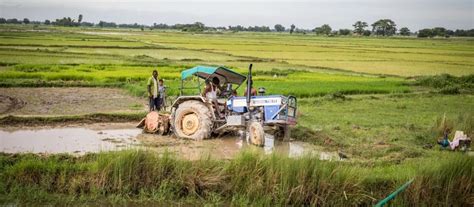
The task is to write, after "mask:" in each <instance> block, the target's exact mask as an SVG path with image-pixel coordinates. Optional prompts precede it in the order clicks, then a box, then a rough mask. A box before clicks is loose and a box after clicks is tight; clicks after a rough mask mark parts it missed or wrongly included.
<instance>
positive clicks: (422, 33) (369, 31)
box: [0, 14, 474, 38]
mask: <svg viewBox="0 0 474 207" xmlns="http://www.w3.org/2000/svg"><path fill="white" fill-rule="evenodd" d="M82 20H83V15H82V14H80V15H79V16H78V17H77V19H74V18H71V17H63V18H61V19H56V20H54V21H50V20H45V21H44V22H41V21H30V20H29V19H28V18H24V19H23V20H19V19H16V18H12V19H5V18H0V24H35V25H40V24H43V25H55V26H64V27H80V26H82V27H101V28H104V27H105V28H139V29H141V30H142V31H143V30H145V29H148V30H153V29H160V30H167V29H169V30H181V31H185V32H203V31H231V32H243V31H249V32H289V33H290V34H293V33H301V34H308V33H315V34H317V35H326V36H336V35H337V36H347V35H357V36H393V35H400V36H417V37H420V38H432V37H450V36H458V37H474V29H470V30H462V29H456V30H449V29H446V28H444V27H435V28H425V29H421V30H419V31H416V32H412V31H410V29H408V28H407V27H401V28H400V29H397V25H396V24H395V22H394V21H393V20H391V19H380V20H377V21H376V22H374V23H372V24H371V25H370V26H369V24H368V23H367V22H364V21H356V22H355V23H354V24H353V25H352V27H353V28H351V29H349V28H346V29H339V30H333V29H332V28H331V26H330V25H329V24H323V25H321V26H319V27H316V28H314V29H312V30H308V29H301V28H297V27H296V26H295V25H294V24H292V25H290V26H289V27H288V28H286V27H285V26H283V25H281V24H276V25H275V26H274V27H273V28H270V27H268V26H249V27H245V26H242V25H236V26H228V27H210V26H206V25H205V24H204V23H201V22H195V23H192V24H174V25H168V24H163V23H159V24H157V23H154V24H153V25H145V24H138V23H134V24H117V23H115V22H106V21H99V23H97V24H96V23H91V22H84V21H82Z"/></svg>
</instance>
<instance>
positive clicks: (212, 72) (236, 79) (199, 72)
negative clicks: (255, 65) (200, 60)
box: [181, 66, 246, 85]
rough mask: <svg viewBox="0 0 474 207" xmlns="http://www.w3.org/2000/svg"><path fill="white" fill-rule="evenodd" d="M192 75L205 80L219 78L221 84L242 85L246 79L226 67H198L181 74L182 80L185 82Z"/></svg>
mask: <svg viewBox="0 0 474 207" xmlns="http://www.w3.org/2000/svg"><path fill="white" fill-rule="evenodd" d="M192 75H196V76H198V77H200V78H203V79H212V78H213V77H217V78H219V81H220V82H221V84H225V83H232V84H238V85H240V84H242V82H244V80H245V79H246V77H245V76H243V75H241V74H238V73H236V72H234V71H232V70H231V69H228V68H225V67H210V66H196V67H194V68H191V69H187V70H184V71H183V72H181V80H184V79H186V78H188V77H190V76H192Z"/></svg>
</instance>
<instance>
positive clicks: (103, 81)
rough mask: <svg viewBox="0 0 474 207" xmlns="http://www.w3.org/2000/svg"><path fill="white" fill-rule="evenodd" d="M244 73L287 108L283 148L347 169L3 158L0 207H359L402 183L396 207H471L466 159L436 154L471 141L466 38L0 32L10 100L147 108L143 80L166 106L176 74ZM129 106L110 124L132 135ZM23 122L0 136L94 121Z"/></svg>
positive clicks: (284, 161)
mask: <svg viewBox="0 0 474 207" xmlns="http://www.w3.org/2000/svg"><path fill="white" fill-rule="evenodd" d="M250 63H252V64H253V66H254V69H253V72H254V74H253V75H254V85H255V86H257V87H265V88H266V90H267V93H269V94H283V95H294V96H296V97H297V98H298V106H299V109H298V124H297V126H296V127H295V128H293V130H292V138H293V139H294V140H299V141H303V142H308V143H311V144H314V145H317V146H320V147H322V148H324V149H326V150H331V151H337V152H340V153H341V154H344V155H346V156H348V157H349V159H348V160H347V161H341V162H338V161H326V160H319V159H317V158H314V157H310V156H303V157H301V158H288V157H282V156H279V155H274V154H271V155H263V154H261V153H258V152H253V151H244V152H242V153H240V154H239V155H238V156H237V157H235V158H234V159H231V160H213V159H202V160H198V161H189V160H182V159H179V158H177V157H174V156H173V155H171V154H164V155H160V156H158V155H157V154H155V153H153V152H149V151H140V150H139V151H135V150H125V151H120V152H103V153H93V154H87V155H85V156H79V157H77V156H73V155H66V154H60V155H37V154H6V153H3V154H0V203H1V204H7V205H9V204H24V202H26V203H36V202H39V203H46V204H59V205H61V204H65V203H66V204H73V205H74V204H85V205H87V204H91V203H102V204H104V205H108V204H122V205H143V204H149V205H176V204H185V205H196V204H197V205H204V204H211V205H237V206H244V205H264V206H272V205H295V206H300V205H316V206H348V205H349V206H354V205H362V206H367V205H374V204H376V203H377V201H379V200H381V199H382V198H384V197H386V196H387V195H388V194H390V193H391V192H393V191H394V190H396V189H397V188H398V187H400V186H401V185H403V184H404V183H405V182H407V181H408V180H410V179H412V178H413V179H414V181H413V183H412V184H411V186H410V187H409V188H408V189H407V190H406V191H405V192H403V193H401V194H400V195H399V196H397V197H396V198H395V200H394V201H392V204H393V205H395V206H418V205H420V206H470V205H474V191H473V183H474V182H473V181H474V168H473V166H474V157H473V156H472V152H459V151H449V150H440V148H439V147H438V146H437V144H436V141H437V139H438V138H439V137H441V136H442V131H443V130H444V128H446V127H450V128H453V129H454V130H462V131H464V132H465V133H466V134H467V135H468V136H469V137H471V139H472V137H473V135H474V131H473V129H474V110H473V109H474V39H472V38H446V39H445V38H443V39H437V38H432V39H417V38H401V37H392V38H381V37H380V38H379V37H322V36H316V35H311V34H308V35H302V34H296V35H289V34H283V33H250V32H239V33H230V32H213V33H186V32H180V31H170V30H167V31H159V30H153V31H140V30H133V29H99V28H62V27H48V26H39V27H38V26H28V25H26V26H25V25H23V26H11V25H0V87H2V88H13V89H12V90H13V91H15V90H16V89H15V88H26V89H28V88H38V90H41V88H44V87H48V88H56V87H67V88H69V87H84V88H87V87H94V88H118V89H122V90H123V91H125V93H127V94H128V95H130V96H132V97H133V99H132V98H129V99H127V100H130V102H131V103H130V104H129V105H131V104H132V102H133V101H135V100H136V99H143V100H145V96H146V86H145V84H146V80H147V79H148V77H149V76H150V75H151V71H152V70H154V69H157V70H158V71H159V76H160V78H163V79H164V81H165V85H167V86H168V96H170V98H171V99H174V98H176V96H177V95H178V87H179V85H180V84H181V80H180V72H181V71H182V70H184V69H188V68H191V67H194V66H196V65H211V66H226V67H228V68H231V69H234V70H235V71H237V72H240V73H242V74H246V72H247V68H248V65H249V64H250ZM242 88H244V87H241V88H240V90H239V93H243V91H242ZM0 91H2V90H0ZM3 91H7V90H3ZM48 91H50V90H48ZM49 93H50V92H49ZM96 93H99V92H96ZM99 94H100V93H99ZM0 95H1V94H0ZM83 96H84V95H81V97H83ZM86 96H87V95H86ZM97 96H99V95H97ZM1 97H4V96H0V98H1ZM135 102H137V101H135ZM135 102H133V103H135ZM140 104H141V103H139V102H138V103H137V104H133V105H131V106H125V109H127V107H129V108H128V110H119V111H134V113H133V114H128V115H117V114H113V113H112V112H111V114H109V115H110V116H109V118H108V119H107V120H109V121H110V119H112V120H113V119H114V117H121V119H127V120H128V121H130V120H132V121H138V120H135V119H136V117H140V116H142V115H143V114H144V112H145V110H143V111H140V109H141V108H140V106H141V105H140ZM114 107H115V108H117V107H119V106H114ZM130 107H132V108H133V110H130ZM111 108H112V107H111ZM95 110H96V109H95ZM58 111H60V110H58ZM69 111H77V110H69ZM137 111H138V112H137ZM31 113H34V112H29V114H28V116H21V114H19V115H18V114H15V113H10V114H8V113H5V114H0V123H2V125H4V126H9V125H13V124H14V123H18V122H25V123H32V124H33V123H35V124H43V125H48V124H51V123H55V122H64V120H69V121H71V120H76V121H81V120H86V118H84V117H81V116H83V115H84V116H93V115H91V114H92V113H97V111H93V112H92V111H90V112H87V111H81V112H80V113H78V114H76V115H77V116H74V117H69V118H62V116H63V115H64V114H60V113H58V114H49V115H48V116H44V114H37V116H35V115H34V114H31ZM68 115H70V114H68ZM73 115H74V114H73ZM101 116H108V114H107V113H105V114H101ZM58 117H59V118H58ZM88 121H90V120H88ZM450 136H451V137H452V136H453V134H451V135H450ZM90 178H92V179H90Z"/></svg>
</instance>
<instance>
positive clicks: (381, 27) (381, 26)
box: [372, 19, 397, 36]
mask: <svg viewBox="0 0 474 207" xmlns="http://www.w3.org/2000/svg"><path fill="white" fill-rule="evenodd" d="M396 31H397V25H396V24H395V22H394V21H392V20H390V19H380V20H378V21H376V22H374V23H373V24H372V32H373V33H374V34H376V35H382V36H392V35H394V34H395V32H396Z"/></svg>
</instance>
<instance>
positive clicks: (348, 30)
mask: <svg viewBox="0 0 474 207" xmlns="http://www.w3.org/2000/svg"><path fill="white" fill-rule="evenodd" d="M350 34H351V30H350V29H340V30H339V35H350Z"/></svg>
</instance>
